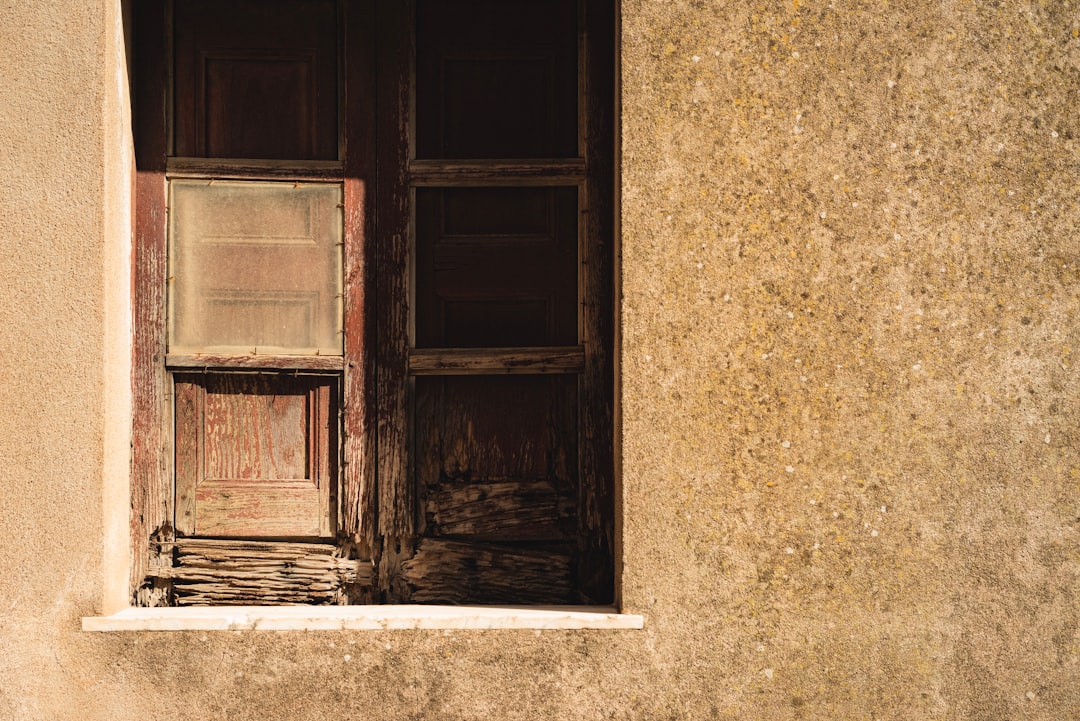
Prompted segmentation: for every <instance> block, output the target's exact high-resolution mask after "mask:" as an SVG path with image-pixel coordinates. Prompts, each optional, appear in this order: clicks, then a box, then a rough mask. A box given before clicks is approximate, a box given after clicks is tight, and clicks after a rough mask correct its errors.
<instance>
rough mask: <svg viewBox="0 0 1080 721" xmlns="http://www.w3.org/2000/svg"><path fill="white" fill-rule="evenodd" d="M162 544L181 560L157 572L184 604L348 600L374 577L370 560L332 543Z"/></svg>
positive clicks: (192, 541) (181, 541)
mask: <svg viewBox="0 0 1080 721" xmlns="http://www.w3.org/2000/svg"><path fill="white" fill-rule="evenodd" d="M162 547H163V550H165V551H169V552H172V553H173V554H174V556H175V559H176V563H175V565H174V566H173V567H168V568H156V569H153V570H152V573H153V575H154V576H155V577H157V578H162V579H170V580H172V582H173V591H174V594H175V600H176V603H177V604H178V605H182V606H183V605H195V604H206V603H219V604H234V605H235V604H281V603H289V604H292V603H296V604H331V603H344V602H345V600H346V598H347V594H348V592H349V587H350V586H370V585H371V583H372V578H373V567H372V564H371V562H370V561H361V560H357V559H349V558H342V557H340V553H339V552H338V550H337V549H336V547H334V546H331V545H324V544H306V543H290V542H269V541H267V542H252V541H225V540H210V539H178V540H177V541H176V542H175V543H168V544H162Z"/></svg>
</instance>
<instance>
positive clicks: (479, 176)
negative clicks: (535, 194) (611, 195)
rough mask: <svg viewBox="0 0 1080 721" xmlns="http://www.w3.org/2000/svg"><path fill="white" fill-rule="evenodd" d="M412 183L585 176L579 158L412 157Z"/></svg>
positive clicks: (554, 181) (507, 182) (522, 182)
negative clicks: (455, 158) (442, 158)
mask: <svg viewBox="0 0 1080 721" xmlns="http://www.w3.org/2000/svg"><path fill="white" fill-rule="evenodd" d="M409 173H410V176H411V179H412V184H413V185H414V186H416V187H422V186H440V187H445V186H453V187H467V186H486V187H497V186H513V187H526V186H542V185H573V184H575V183H577V182H579V181H580V180H582V179H583V178H584V177H585V161H584V159H582V158H558V159H553V160H542V159H537V160H531V159H530V160H414V161H412V162H411V163H410V164H409Z"/></svg>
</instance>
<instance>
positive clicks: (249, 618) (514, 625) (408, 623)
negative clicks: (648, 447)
mask: <svg viewBox="0 0 1080 721" xmlns="http://www.w3.org/2000/svg"><path fill="white" fill-rule="evenodd" d="M644 625H645V619H644V617H642V616H639V615H636V614H628V613H618V612H617V611H616V609H614V608H611V607H607V606H551V607H537V606H205V607H203V606H200V607H191V608H126V609H124V610H123V611H119V612H118V613H114V614H113V615H111V616H87V617H84V618H83V620H82V628H83V631H371V630H408V629H552V630H557V629H586V628H589V629H607V630H629V629H639V628H642V627H644Z"/></svg>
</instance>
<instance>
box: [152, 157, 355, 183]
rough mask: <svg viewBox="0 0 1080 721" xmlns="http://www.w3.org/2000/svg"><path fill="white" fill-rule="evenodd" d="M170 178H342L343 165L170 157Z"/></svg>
mask: <svg viewBox="0 0 1080 721" xmlns="http://www.w3.org/2000/svg"><path fill="white" fill-rule="evenodd" d="M166 172H167V173H168V176H169V178H199V179H206V180H295V181H297V182H304V181H312V182H320V181H321V182H325V181H333V180H344V178H345V165H344V163H342V162H341V161H338V160H262V159H250V158H169V159H168V161H167V163H166Z"/></svg>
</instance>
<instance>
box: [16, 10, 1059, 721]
mask: <svg viewBox="0 0 1080 721" xmlns="http://www.w3.org/2000/svg"><path fill="white" fill-rule="evenodd" d="M114 5H116V3H115V2H114V1H113V0H103V1H102V2H100V3H96V4H95V3H74V2H64V1H61V0H32V1H29V2H20V3H15V2H6V3H2V4H0V288H2V289H3V290H2V292H0V373H2V375H0V380H2V386H0V549H2V551H3V552H2V553H0V649H2V653H0V719H8V718H11V719H20V720H21V719H80V721H92V720H96V719H107V720H109V721H121V720H125V719H140V720H144V719H193V718H206V719H217V718H232V719H278V718H280V719H325V718H364V719H487V718H499V719H547V718H550V719H606V718H616V719H680V718H692V719H709V718H719V719H735V718H738V719H777V720H779V719H799V718H803V719H860V720H861V719H1005V718H1009V719H1047V720H1050V719H1053V720H1057V719H1066V718H1075V717H1080V635H1078V634H1080V630H1078V628H1080V625H1078V624H1080V613H1078V611H1080V608H1078V605H1080V600H1078V599H1080V596H1078V572H1080V539H1078V527H1080V513H1078V511H1077V508H1078V499H1080V487H1078V485H1080V432H1078V425H1080V410H1078V407H1080V403H1078V402H1077V398H1078V397H1080V388H1078V381H1077V370H1076V362H1077V355H1078V354H1080V325H1078V321H1077V312H1078V309H1080V277H1078V271H1080V238H1078V227H1077V226H1078V222H1080V208H1078V202H1080V197H1078V191H1077V188H1078V187H1080V165H1078V157H1080V155H1078V152H1080V145H1078V143H1080V114H1078V113H1077V111H1076V109H1077V107H1080V38H1078V37H1077V36H1078V35H1080V19H1078V18H1080V15H1078V12H1077V8H1076V7H1075V5H1074V3H1072V2H1071V0H1070V2H1065V1H1061V2H1047V3H1036V2H1016V1H1014V0H1001V2H998V3H996V4H995V3H990V2H985V3H961V2H934V3H918V2H896V3H882V2H876V3H855V2H833V3H831V4H830V3H828V2H826V1H825V0H803V1H802V2H800V0H785V1H784V2H777V3H760V2H751V0H726V1H725V0H706V1H701V0H694V1H686V2H678V1H676V2H647V1H646V0H624V1H623V57H622V64H623V88H622V103H623V123H622V129H623V179H622V188H623V190H622V257H623V280H622V282H623V293H624V300H623V304H622V314H623V318H622V327H623V365H622V369H623V370H622V399H623V428H622V433H623V460H622V467H623V486H624V506H625V522H624V544H625V562H626V567H625V572H624V575H623V595H624V598H625V607H626V610H628V611H632V612H636V613H642V614H644V615H645V619H646V621H645V623H646V626H645V629H644V630H643V631H620V632H600V631H592V632H553V631H545V632H534V631H500V632H465V631H453V632H443V631H439V632H422V631H412V632H340V633H326V632H321V633H280V634H275V633H257V632H256V633H250V632H248V633H198V632H191V633H171V634H168V633H142V634H88V633H83V632H81V631H80V630H79V618H80V617H81V616H83V615H89V614H94V613H101V612H103V611H105V610H109V609H110V608H111V607H112V606H114V605H116V603H117V598H116V596H115V595H113V596H112V597H109V596H108V592H107V590H106V589H105V587H104V582H103V578H104V577H105V571H104V568H105V564H106V559H108V558H110V552H108V551H107V550H106V549H107V548H108V547H109V546H110V544H112V548H113V549H114V550H113V551H112V552H111V553H112V554H114V555H115V553H116V552H117V551H116V549H120V550H121V552H122V548H123V545H124V541H123V533H124V517H123V512H122V510H121V511H120V512H117V511H116V509H111V508H106V509H104V510H103V509H102V501H101V499H102V497H103V495H108V494H109V493H111V492H114V491H115V489H116V487H119V488H123V486H124V484H126V481H127V479H126V475H125V472H126V471H125V469H126V443H127V435H126V434H127V417H128V414H129V411H128V408H129V403H130V401H129V399H128V397H127V394H126V388H127V382H126V377H127V373H128V369H127V366H126V356H127V342H128V341H127V338H128V335H129V330H128V325H127V323H128V321H127V305H126V304H127V297H126V296H127V290H128V268H127V254H128V244H129V227H130V213H129V200H128V199H129V195H128V182H129V175H128V170H127V168H128V165H129V163H130V151H129V138H128V135H127V133H126V130H125V128H126V127H127V125H128V122H127V120H126V117H125V112H126V111H125V107H126V106H125V102H124V96H123V92H124V90H123V89H124V81H123V51H122V39H121V36H120V34H119V31H118V16H119V9H118V8H117V7H114ZM110 486H111V487H112V489H113V490H112V491H110Z"/></svg>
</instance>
